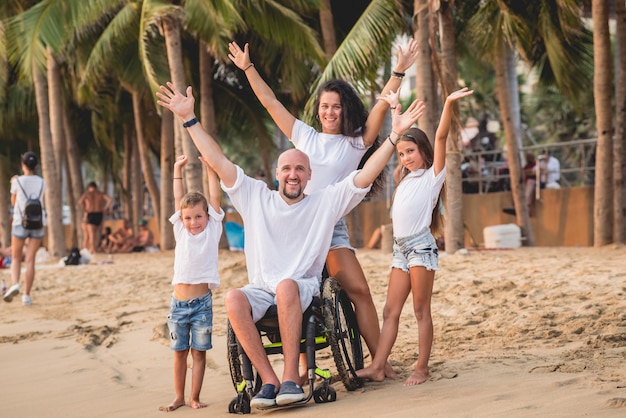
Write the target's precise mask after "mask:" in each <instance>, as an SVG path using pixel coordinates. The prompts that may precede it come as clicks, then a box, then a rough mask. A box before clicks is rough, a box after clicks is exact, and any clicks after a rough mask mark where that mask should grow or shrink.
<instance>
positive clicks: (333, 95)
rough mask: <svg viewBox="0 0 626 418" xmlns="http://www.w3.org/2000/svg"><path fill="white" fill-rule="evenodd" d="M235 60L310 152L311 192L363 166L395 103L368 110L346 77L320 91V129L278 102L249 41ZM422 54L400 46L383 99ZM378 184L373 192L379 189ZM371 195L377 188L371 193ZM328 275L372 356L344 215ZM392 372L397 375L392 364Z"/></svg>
mask: <svg viewBox="0 0 626 418" xmlns="http://www.w3.org/2000/svg"><path fill="white" fill-rule="evenodd" d="M229 50H230V54H229V58H230V59H231V60H232V61H233V63H235V65H236V66H237V67H239V68H240V69H241V70H243V71H244V72H245V74H246V76H247V78H248V81H249V83H250V86H251V87H252V90H253V91H254V93H255V94H256V96H257V98H258V99H259V101H260V102H261V104H262V105H263V107H265V108H266V109H267V111H268V112H269V114H270V116H271V117H272V119H273V120H274V122H275V123H276V125H277V126H278V127H279V128H280V130H281V131H282V132H283V133H284V134H285V136H287V138H289V139H290V140H291V141H292V142H293V144H294V145H295V147H296V148H297V149H299V150H301V151H303V152H305V153H306V154H307V155H308V156H309V159H310V162H311V169H312V174H311V180H310V181H309V183H308V185H307V187H306V189H305V193H306V194H311V193H313V192H315V191H317V190H321V189H323V188H324V187H326V186H328V185H329V184H335V183H337V182H339V181H341V180H343V179H344V178H345V177H346V176H347V175H348V174H349V173H351V172H352V171H353V170H355V169H357V168H358V166H359V163H360V162H361V160H362V158H363V157H364V156H365V154H366V152H368V149H369V148H370V147H372V145H374V143H375V142H376V141H377V139H378V132H379V131H380V128H381V127H382V124H383V121H384V119H385V116H386V114H387V110H388V108H389V105H388V103H387V101H386V100H379V101H378V102H377V103H376V105H375V106H374V107H373V108H372V111H371V112H370V113H369V115H368V113H367V111H366V109H365V106H364V105H363V102H362V101H361V99H360V97H359V96H358V94H357V92H356V90H355V89H354V88H353V87H352V86H351V85H350V84H348V83H347V82H345V81H343V80H331V81H328V82H326V83H325V84H324V85H322V86H321V87H320V88H319V90H318V93H317V98H316V103H315V108H316V109H317V115H316V120H317V121H318V122H319V128H320V131H318V130H317V129H315V128H313V127H312V126H309V125H307V124H305V123H304V122H302V121H300V120H298V119H297V118H296V117H295V116H294V115H292V114H291V113H290V112H289V110H288V109H287V108H286V107H285V106H284V105H283V104H282V103H280V102H279V101H278V99H277V98H276V95H275V94H274V93H273V92H272V90H271V89H270V87H269V86H268V85H267V83H265V81H264V80H263V79H262V78H261V76H260V74H259V73H258V72H257V71H256V69H255V67H254V65H253V63H252V62H251V60H250V54H249V47H248V44H245V45H244V48H243V50H242V49H241V48H240V47H239V45H238V44H237V43H235V42H231V43H230V44H229ZM418 53H419V49H418V44H417V42H416V41H415V40H411V41H409V44H408V46H407V48H406V49H402V48H400V47H398V61H397V63H396V66H395V68H394V71H393V73H392V76H391V78H390V79H389V81H388V82H387V84H386V85H385V87H384V88H383V91H382V92H381V95H380V96H381V98H384V97H386V96H387V95H388V94H389V93H390V92H391V91H396V92H397V91H398V89H399V87H400V83H401V82H402V77H404V72H405V71H406V70H407V69H408V68H409V67H410V66H411V65H413V63H414V62H415V59H416V58H417V55H418ZM376 189H377V185H376V183H375V184H374V186H373V189H372V190H376ZM370 193H371V192H370ZM326 267H327V270H328V274H329V275H331V276H333V277H335V278H337V280H338V281H339V283H341V286H342V287H343V288H344V290H345V291H346V292H347V294H348V296H349V297H350V300H351V301H352V302H353V303H354V307H355V313H356V316H357V322H358V324H359V328H360V331H361V335H362V336H363V338H364V340H365V343H366V344H367V347H368V349H369V351H370V353H371V354H372V355H374V354H375V353H376V346H377V344H378V338H379V336H380V329H379V326H378V315H377V313H376V307H375V306H374V301H373V299H372V295H371V293H370V289H369V286H368V284H367V280H366V279H365V274H364V273H363V270H362V268H361V265H360V264H359V261H358V260H357V258H356V254H355V251H354V248H352V246H351V245H350V238H349V236H348V228H347V226H346V223H345V221H344V220H343V219H341V220H339V222H338V223H337V224H336V225H335V230H334V234H333V239H332V242H331V246H330V250H329V252H328V256H327V259H326ZM387 373H388V375H390V376H393V370H392V369H391V367H388V368H387Z"/></svg>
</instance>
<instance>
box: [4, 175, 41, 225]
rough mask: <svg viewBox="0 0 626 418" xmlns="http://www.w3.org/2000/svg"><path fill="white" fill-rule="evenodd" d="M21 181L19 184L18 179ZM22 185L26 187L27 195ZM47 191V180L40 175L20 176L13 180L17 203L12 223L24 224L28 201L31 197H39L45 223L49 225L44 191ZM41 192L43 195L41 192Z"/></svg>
mask: <svg viewBox="0 0 626 418" xmlns="http://www.w3.org/2000/svg"><path fill="white" fill-rule="evenodd" d="M18 180H19V181H20V184H17V181H18ZM20 185H22V187H23V188H24V191H25V192H26V195H25V194H24V192H23V191H22V189H21V188H20ZM42 186H43V188H42ZM45 191H46V182H45V180H44V179H42V178H41V177H39V176H36V175H35V176H19V177H16V178H14V179H13V181H11V191H10V193H11V194H14V195H15V205H14V206H13V223H11V225H21V224H22V212H23V211H24V208H25V207H26V201H27V200H28V199H29V198H30V197H39V201H40V202H41V209H42V210H43V224H44V226H45V225H47V222H46V215H45V214H46V207H45V199H44V193H45ZM40 192H41V195H39V193H40Z"/></svg>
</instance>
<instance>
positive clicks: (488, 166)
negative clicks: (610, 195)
mask: <svg viewBox="0 0 626 418" xmlns="http://www.w3.org/2000/svg"><path fill="white" fill-rule="evenodd" d="M596 143H597V139H596V138H592V139H581V140H575V141H568V142H556V143H551V144H542V145H531V146H525V147H522V149H521V152H520V153H521V154H522V156H525V155H526V153H528V152H532V153H533V154H535V155H537V154H540V153H541V152H543V151H544V150H547V149H549V150H550V151H551V153H552V155H553V156H554V157H556V158H557V159H558V160H559V162H560V164H561V169H560V174H561V176H560V180H559V183H560V185H561V186H562V187H572V186H589V185H593V181H594V173H595V147H596ZM522 156H520V158H521V159H522V167H523V166H524V163H523V161H524V159H525V158H523V157H522ZM537 164H539V161H538V160H537ZM463 165H464V166H463V167H462V169H463V173H464V175H463V191H464V193H479V194H483V193H489V192H496V191H505V190H510V173H509V170H508V164H507V161H506V158H505V157H504V151H503V150H493V151H473V152H466V153H465V161H464V163H463Z"/></svg>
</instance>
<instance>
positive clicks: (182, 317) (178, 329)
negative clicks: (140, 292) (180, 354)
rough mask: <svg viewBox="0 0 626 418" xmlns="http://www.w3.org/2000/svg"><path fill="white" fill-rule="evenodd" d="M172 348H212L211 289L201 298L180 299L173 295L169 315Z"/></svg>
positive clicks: (179, 349)
mask: <svg viewBox="0 0 626 418" xmlns="http://www.w3.org/2000/svg"><path fill="white" fill-rule="evenodd" d="M167 327H168V328H169V330H170V348H171V349H172V350H175V351H183V350H188V349H189V348H190V347H191V348H193V349H194V350H198V351H207V350H210V349H211V348H212V347H213V346H212V345H211V335H212V331H213V298H212V297H211V291H209V292H208V293H207V294H206V295H204V296H200V297H199V298H195V299H189V300H178V299H176V298H175V297H174V295H172V299H171V302H170V313H169V315H168V316H167Z"/></svg>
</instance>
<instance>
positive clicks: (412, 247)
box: [391, 229, 439, 272]
mask: <svg viewBox="0 0 626 418" xmlns="http://www.w3.org/2000/svg"><path fill="white" fill-rule="evenodd" d="M391 267H392V268H393V267H395V268H399V269H402V270H403V271H406V272H408V271H409V269H410V268H411V267H426V269H427V270H439V250H438V249H437V241H435V238H434V237H433V236H432V234H431V233H430V230H429V229H424V230H422V231H420V232H418V233H417V234H415V235H409V236H408V237H402V238H394V239H393V260H392V261H391Z"/></svg>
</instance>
